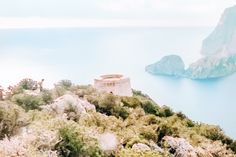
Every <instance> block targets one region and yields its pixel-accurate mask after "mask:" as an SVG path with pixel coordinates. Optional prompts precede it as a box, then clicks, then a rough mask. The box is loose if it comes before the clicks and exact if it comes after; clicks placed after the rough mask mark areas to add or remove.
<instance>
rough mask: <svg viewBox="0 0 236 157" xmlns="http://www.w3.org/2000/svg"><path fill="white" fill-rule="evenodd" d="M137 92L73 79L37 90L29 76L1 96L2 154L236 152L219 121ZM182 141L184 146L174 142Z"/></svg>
mask: <svg viewBox="0 0 236 157" xmlns="http://www.w3.org/2000/svg"><path fill="white" fill-rule="evenodd" d="M133 93H134V94H133V96H132V97H123V96H116V95H113V94H109V93H101V92H98V91H96V90H95V89H94V88H93V87H92V86H90V85H86V86H81V85H74V84H73V83H72V82H71V81H69V80H62V81H60V82H58V83H56V84H55V88H53V89H40V90H38V87H37V82H36V81H34V80H32V79H24V80H22V81H21V82H20V83H18V84H17V85H15V86H14V87H12V88H9V90H8V91H5V97H4V100H3V101H0V156H11V157H13V156H18V157H23V156H24V157H32V156H34V157H49V156H50V157H89V156H91V157H114V156H116V157H129V156H130V157H139V156H143V157H152V156H154V157H168V156H180V157H181V156H183V157H184V155H186V153H190V152H191V150H192V152H191V153H196V154H195V155H197V156H199V157H207V156H209V157H222V156H225V157H234V156H236V155H235V154H236V141H234V140H232V139H231V138H229V137H228V136H226V135H225V134H224V133H223V131H222V130H221V129H220V128H219V127H218V126H213V125H207V124H203V123H197V122H194V121H192V120H190V119H189V118H188V117H187V116H185V115H184V114H183V113H181V112H177V113H175V112H173V111H172V110H171V109H170V108H169V107H167V106H160V105H158V104H156V103H155V102H154V101H153V100H152V99H151V98H149V97H148V96H147V95H145V94H143V93H142V92H140V91H135V90H134V91H133ZM171 140H172V142H171ZM178 141H181V142H180V144H183V143H184V146H185V147H184V148H180V147H175V146H174V145H176V143H178ZM6 145H7V147H6ZM185 148H186V150H185ZM187 155H188V156H191V154H187ZM192 156H194V154H192Z"/></svg>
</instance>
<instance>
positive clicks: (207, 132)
mask: <svg viewBox="0 0 236 157" xmlns="http://www.w3.org/2000/svg"><path fill="white" fill-rule="evenodd" d="M200 126H201V128H202V130H201V132H200V134H201V135H202V136H205V137H206V138H208V139H210V140H213V141H217V140H220V141H221V142H222V143H223V144H227V145H230V144H231V143H232V142H233V140H232V139H230V138H229V137H228V136H226V135H225V134H224V132H223V131H222V129H221V128H220V127H218V126H211V125H200Z"/></svg>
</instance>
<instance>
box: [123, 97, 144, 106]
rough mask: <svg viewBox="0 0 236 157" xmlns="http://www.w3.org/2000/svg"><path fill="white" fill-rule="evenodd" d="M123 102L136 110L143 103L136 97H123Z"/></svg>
mask: <svg viewBox="0 0 236 157" xmlns="http://www.w3.org/2000/svg"><path fill="white" fill-rule="evenodd" d="M121 102H122V103H123V104H124V106H127V107H132V108H136V107H139V106H141V102H140V101H139V99H138V98H136V97H122V98H121Z"/></svg>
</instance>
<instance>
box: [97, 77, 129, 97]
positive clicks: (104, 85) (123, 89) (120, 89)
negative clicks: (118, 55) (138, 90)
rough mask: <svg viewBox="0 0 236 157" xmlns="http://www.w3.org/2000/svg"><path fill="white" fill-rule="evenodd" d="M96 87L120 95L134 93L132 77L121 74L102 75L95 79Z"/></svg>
mask: <svg viewBox="0 0 236 157" xmlns="http://www.w3.org/2000/svg"><path fill="white" fill-rule="evenodd" d="M94 88H95V89H97V90H98V91H103V92H107V93H112V94H114V95H119V96H132V95H133V93H132V89H131V84H130V79H129V78H128V77H124V76H123V75H119V74H110V75H102V76H100V77H99V78H97V79H94Z"/></svg>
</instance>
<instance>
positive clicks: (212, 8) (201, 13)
mask: <svg viewBox="0 0 236 157" xmlns="http://www.w3.org/2000/svg"><path fill="white" fill-rule="evenodd" d="M233 5H236V0H5V1H4V0H0V28H32V27H39V28H41V27H42V28H44V27H104V26H109V27H116V26H150V27H152V26H168V27H169V26H170V27H171V26H214V25H216V23H217V22H218V21H219V18H220V16H221V14H222V13H223V11H224V9H225V8H227V7H231V6H233Z"/></svg>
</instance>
